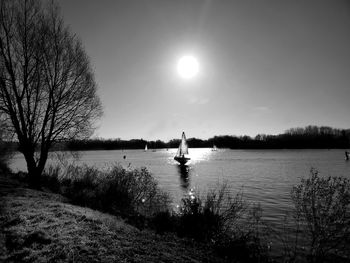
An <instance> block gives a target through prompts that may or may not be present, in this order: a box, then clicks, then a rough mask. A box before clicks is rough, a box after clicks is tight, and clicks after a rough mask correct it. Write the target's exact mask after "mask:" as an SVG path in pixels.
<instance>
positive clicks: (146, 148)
mask: <svg viewBox="0 0 350 263" xmlns="http://www.w3.org/2000/svg"><path fill="white" fill-rule="evenodd" d="M147 150H148V147H147V144H146V146H145V152H147Z"/></svg>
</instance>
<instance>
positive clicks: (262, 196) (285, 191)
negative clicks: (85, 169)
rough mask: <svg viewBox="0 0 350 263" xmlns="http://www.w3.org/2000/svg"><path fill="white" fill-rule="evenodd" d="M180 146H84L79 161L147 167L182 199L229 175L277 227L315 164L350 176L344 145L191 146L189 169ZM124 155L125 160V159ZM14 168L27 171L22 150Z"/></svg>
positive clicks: (333, 173) (235, 188) (234, 187)
mask: <svg viewBox="0 0 350 263" xmlns="http://www.w3.org/2000/svg"><path fill="white" fill-rule="evenodd" d="M176 150H177V149H169V150H167V149H161V150H156V151H152V150H148V151H147V152H145V151H144V150H123V151H122V150H113V151H83V152H79V153H80V159H79V160H78V161H76V162H77V163H86V164H92V165H96V166H98V167H101V168H103V167H106V166H107V165H108V163H109V164H110V163H120V164H121V165H123V166H124V167H127V166H131V167H134V168H138V167H147V168H148V170H149V171H150V172H151V173H152V174H153V176H154V177H155V178H156V179H157V180H158V182H159V185H160V186H161V187H162V188H163V189H164V190H166V191H167V192H169V193H170V194H171V196H172V198H173V200H174V204H178V203H179V202H180V200H181V197H182V196H183V195H184V194H186V193H188V192H189V191H190V190H191V189H194V191H200V192H205V190H206V189H208V187H213V186H215V185H216V184H217V183H218V182H223V181H225V180H227V181H228V182H229V183H230V185H231V186H232V191H233V192H237V191H239V190H241V189H242V190H243V194H244V198H245V199H246V200H248V201H249V202H253V203H260V204H261V207H262V209H263V218H264V220H266V221H267V222H268V223H269V224H270V225H271V226H272V227H273V228H275V229H276V230H278V229H281V225H282V221H283V218H284V216H285V215H286V213H288V212H290V211H291V209H292V207H293V206H292V202H291V199H290V191H291V189H292V187H293V185H296V184H298V183H299V182H300V179H301V178H303V177H306V176H308V175H309V173H310V169H311V168H312V167H313V168H316V169H317V170H318V171H319V172H320V175H321V176H344V177H347V178H349V177H350V161H345V158H344V157H345V155H344V150H229V149H218V150H217V151H212V150H211V149H209V148H205V149H199V148H196V149H191V148H190V149H189V153H190V157H191V162H190V163H189V165H188V170H186V171H184V170H181V169H180V168H179V166H178V165H177V163H176V162H175V161H174V159H173V157H174V155H175V153H176ZM124 156H125V159H124ZM11 167H12V168H13V169H14V170H26V168H25V161H24V159H23V157H22V155H20V154H16V155H15V156H14V159H13V162H12V164H11Z"/></svg>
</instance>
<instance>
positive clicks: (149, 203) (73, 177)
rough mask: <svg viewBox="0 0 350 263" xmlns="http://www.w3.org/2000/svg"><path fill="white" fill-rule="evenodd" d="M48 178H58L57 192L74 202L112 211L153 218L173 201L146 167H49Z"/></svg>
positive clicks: (47, 180)
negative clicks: (102, 168)
mask: <svg viewBox="0 0 350 263" xmlns="http://www.w3.org/2000/svg"><path fill="white" fill-rule="evenodd" d="M45 177H46V178H51V179H46V182H49V181H52V182H55V180H56V179H57V180H58V181H59V184H60V187H59V190H58V191H59V192H60V193H62V194H63V195H65V196H67V197H69V198H70V199H71V201H72V202H73V203H75V204H78V205H84V206H88V207H91V208H94V209H98V210H101V211H104V212H109V213H112V214H122V215H125V216H129V217H135V215H137V214H139V215H141V216H147V217H150V216H152V215H153V214H156V213H158V212H161V211H166V210H168V208H169V204H170V198H169V196H168V195H167V194H166V193H165V192H163V191H161V190H160V188H159V187H158V183H157V181H156V180H155V179H154V178H153V177H152V175H151V174H150V173H149V172H148V170H147V169H146V168H141V169H133V170H127V169H124V168H123V167H121V166H119V165H114V166H112V167H110V168H109V169H108V170H105V171H103V170H99V169H97V168H96V167H91V166H87V165H83V166H77V165H68V167H67V168H66V169H65V170H62V169H61V168H59V167H49V168H48V169H47V170H46V172H45ZM42 182H44V181H42ZM137 218H139V217H137ZM138 220H139V219H138Z"/></svg>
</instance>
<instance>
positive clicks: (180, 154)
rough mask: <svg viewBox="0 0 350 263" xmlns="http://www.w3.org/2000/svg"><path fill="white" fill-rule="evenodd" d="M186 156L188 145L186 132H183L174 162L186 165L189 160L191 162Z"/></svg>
mask: <svg viewBox="0 0 350 263" xmlns="http://www.w3.org/2000/svg"><path fill="white" fill-rule="evenodd" d="M185 154H186V155H187V154H188V145H187V142H186V136H185V132H182V138H181V142H180V145H179V148H178V149H177V153H176V155H175V157H174V160H175V161H178V162H179V163H180V164H181V165H184V164H186V163H187V162H188V161H189V160H191V158H189V157H186V156H185Z"/></svg>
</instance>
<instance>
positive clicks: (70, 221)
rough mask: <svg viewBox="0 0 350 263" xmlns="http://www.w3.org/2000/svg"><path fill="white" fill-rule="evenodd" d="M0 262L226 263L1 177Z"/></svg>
mask: <svg viewBox="0 0 350 263" xmlns="http://www.w3.org/2000/svg"><path fill="white" fill-rule="evenodd" d="M0 195H1V207H0V209H1V217H0V228H1V232H0V233H1V238H0V245H1V249H0V253H1V254H0V261H5V262H225V260H223V259H221V258H219V257H217V256H215V254H214V252H213V250H212V249H210V248H208V247H207V246H205V245H204V244H199V243H196V242H193V241H191V240H189V239H180V238H178V237H176V236H175V235H173V234H166V235H157V234H155V233H154V232H153V231H150V230H143V231H140V230H139V229H137V228H135V227H133V226H131V225H129V224H127V223H126V222H125V221H124V220H122V219H121V218H119V217H116V216H112V215H109V214H105V213H101V212H98V211H96V210H92V209H89V208H84V207H80V206H75V205H72V204H69V203H67V202H66V201H67V199H66V198H64V197H62V196H61V195H58V194H53V193H46V192H41V191H36V190H32V189H27V188H24V187H23V185H21V184H19V183H18V182H16V181H14V180H11V179H9V178H5V177H4V176H0Z"/></svg>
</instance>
